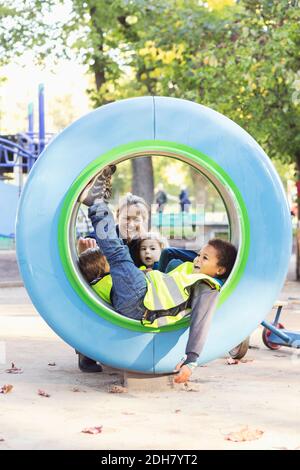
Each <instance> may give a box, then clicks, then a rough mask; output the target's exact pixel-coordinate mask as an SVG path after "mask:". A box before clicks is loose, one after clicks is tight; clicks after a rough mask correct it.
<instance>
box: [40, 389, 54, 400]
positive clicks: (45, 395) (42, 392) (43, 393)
mask: <svg viewBox="0 0 300 470" xmlns="http://www.w3.org/2000/svg"><path fill="white" fill-rule="evenodd" d="M38 395H40V396H41V397H46V398H49V397H50V396H51V395H49V393H47V392H45V390H41V389H40V388H39V389H38Z"/></svg>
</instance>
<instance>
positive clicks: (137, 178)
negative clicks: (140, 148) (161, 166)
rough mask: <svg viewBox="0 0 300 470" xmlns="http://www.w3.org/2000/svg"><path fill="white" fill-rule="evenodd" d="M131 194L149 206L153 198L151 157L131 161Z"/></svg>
mask: <svg viewBox="0 0 300 470" xmlns="http://www.w3.org/2000/svg"><path fill="white" fill-rule="evenodd" d="M131 168H132V193H133V194H136V195H137V196H140V197H142V198H144V199H145V201H146V202H147V203H148V204H149V205H151V204H152V203H153V198H154V176H153V166H152V158H151V157H139V158H133V159H131Z"/></svg>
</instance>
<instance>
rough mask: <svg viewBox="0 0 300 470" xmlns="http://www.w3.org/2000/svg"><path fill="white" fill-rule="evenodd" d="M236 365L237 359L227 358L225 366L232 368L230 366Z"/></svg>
mask: <svg viewBox="0 0 300 470" xmlns="http://www.w3.org/2000/svg"><path fill="white" fill-rule="evenodd" d="M238 363H239V361H238V359H233V358H232V357H227V364H228V365H229V366H232V365H234V364H238Z"/></svg>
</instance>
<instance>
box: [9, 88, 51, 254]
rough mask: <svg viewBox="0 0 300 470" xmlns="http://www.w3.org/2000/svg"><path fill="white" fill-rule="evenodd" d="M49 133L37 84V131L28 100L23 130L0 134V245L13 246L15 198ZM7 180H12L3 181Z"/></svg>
mask: <svg viewBox="0 0 300 470" xmlns="http://www.w3.org/2000/svg"><path fill="white" fill-rule="evenodd" d="M52 136H53V135H52V134H50V133H47V134H46V133H45V111H44V86H43V85H42V84H41V85H39V131H38V133H37V132H34V120H33V104H32V103H30V104H29V106H28V130H27V132H23V133H18V134H13V135H6V136H0V214H1V218H0V249H1V248H3V247H5V246H7V247H10V248H12V247H13V246H14V238H15V219H16V211H17V204H18V198H19V196H20V194H21V191H22V188H23V186H24V183H25V179H26V175H28V174H29V172H30V170H31V168H32V167H33V164H34V163H35V162H36V160H37V158H38V156H39V154H40V153H41V151H42V150H43V149H44V147H45V144H46V143H47V142H49V140H50V139H51V138H52ZM1 179H3V181H1ZM7 180H11V182H13V184H7V183H6V181H7Z"/></svg>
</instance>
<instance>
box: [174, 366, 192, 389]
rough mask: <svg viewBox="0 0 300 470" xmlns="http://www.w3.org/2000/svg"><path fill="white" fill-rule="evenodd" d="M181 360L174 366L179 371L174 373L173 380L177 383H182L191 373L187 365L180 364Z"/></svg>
mask: <svg viewBox="0 0 300 470" xmlns="http://www.w3.org/2000/svg"><path fill="white" fill-rule="evenodd" d="M182 364H183V361H181V362H179V364H177V366H176V367H175V370H179V373H178V374H176V375H175V377H174V382H175V383H177V384H183V383H185V382H187V381H188V380H189V379H190V377H191V375H192V370H191V369H190V368H189V366H187V365H184V366H183V365H182Z"/></svg>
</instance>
